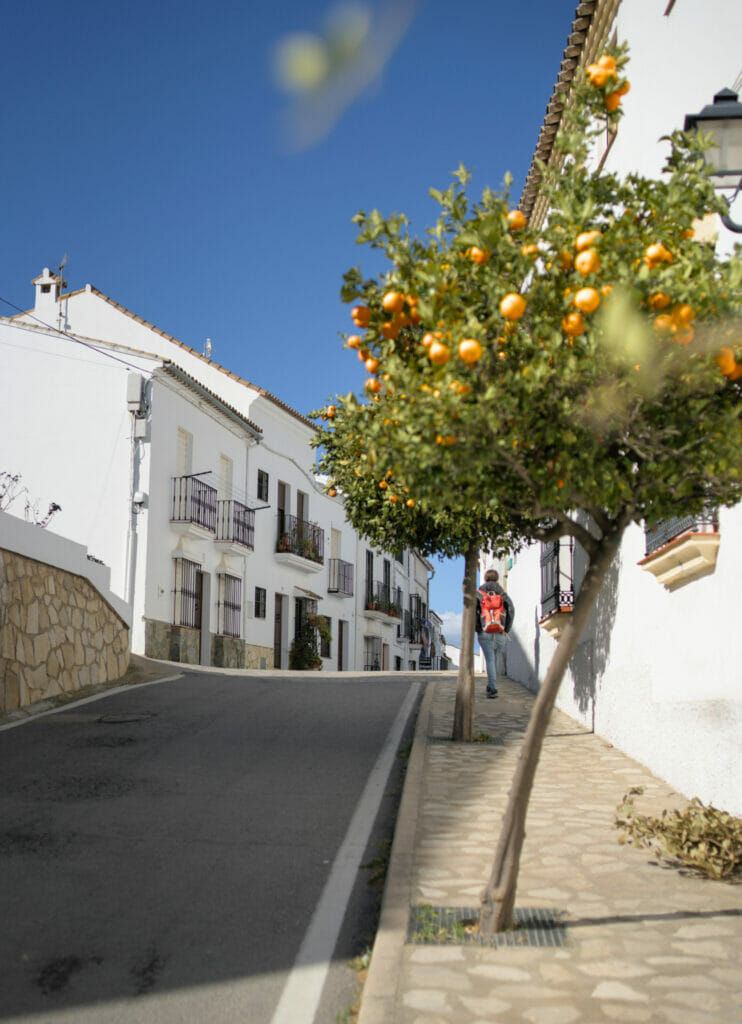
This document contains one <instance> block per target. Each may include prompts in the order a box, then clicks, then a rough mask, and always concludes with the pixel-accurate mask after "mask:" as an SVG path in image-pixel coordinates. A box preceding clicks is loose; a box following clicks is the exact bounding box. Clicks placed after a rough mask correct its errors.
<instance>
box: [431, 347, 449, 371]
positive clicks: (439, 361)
mask: <svg viewBox="0 0 742 1024" xmlns="http://www.w3.org/2000/svg"><path fill="white" fill-rule="evenodd" d="M428 358H429V359H430V361H431V363H435V365H436V366H443V365H444V363H447V362H448V360H449V359H450V358H451V349H450V348H449V347H448V346H447V345H444V344H443V342H441V341H434V342H432V344H431V345H430V346H429V347H428Z"/></svg>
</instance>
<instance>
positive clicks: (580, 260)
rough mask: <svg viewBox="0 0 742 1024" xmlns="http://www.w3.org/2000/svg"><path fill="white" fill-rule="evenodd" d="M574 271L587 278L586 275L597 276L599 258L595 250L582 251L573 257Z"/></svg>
mask: <svg viewBox="0 0 742 1024" xmlns="http://www.w3.org/2000/svg"><path fill="white" fill-rule="evenodd" d="M575 270H576V271H577V272H578V273H579V274H582V276H583V277H587V275H588V274H597V272H598V271H599V270H600V256H598V253H597V250H596V249H583V250H582V252H579V253H578V254H577V256H576V257H575Z"/></svg>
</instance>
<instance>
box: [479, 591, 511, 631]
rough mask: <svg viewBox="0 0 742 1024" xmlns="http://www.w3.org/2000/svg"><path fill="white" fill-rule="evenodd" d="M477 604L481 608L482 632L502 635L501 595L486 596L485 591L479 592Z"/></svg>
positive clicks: (503, 613)
mask: <svg viewBox="0 0 742 1024" xmlns="http://www.w3.org/2000/svg"><path fill="white" fill-rule="evenodd" d="M479 604H480V608H481V619H482V632H483V633H504V632H505V602H504V601H503V599H502V594H488V593H487V591H486V590H480V591H479Z"/></svg>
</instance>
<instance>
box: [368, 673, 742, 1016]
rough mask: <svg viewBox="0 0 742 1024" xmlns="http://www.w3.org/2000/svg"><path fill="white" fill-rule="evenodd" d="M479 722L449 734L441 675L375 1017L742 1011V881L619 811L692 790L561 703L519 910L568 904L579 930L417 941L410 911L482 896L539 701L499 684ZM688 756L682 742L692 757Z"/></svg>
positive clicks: (418, 743)
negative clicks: (655, 854)
mask: <svg viewBox="0 0 742 1024" xmlns="http://www.w3.org/2000/svg"><path fill="white" fill-rule="evenodd" d="M484 685H485V684H484V679H483V677H482V678H479V679H478V680H477V706H476V732H477V734H479V733H480V732H481V733H489V734H490V735H491V736H492V737H493V738H494V740H495V742H494V743H491V744H486V745H485V744H479V743H478V744H459V743H451V742H450V741H449V740H448V737H450V734H451V725H452V720H453V707H454V693H455V680H454V679H453V678H452V677H450V676H449V677H448V678H443V679H441V680H440V681H438V682H435V683H432V682H431V683H430V684H429V686H428V690H427V692H426V695H425V698H424V701H423V706H422V708H421V713H420V717H419V720H418V727H417V733H416V738H415V743H414V746H413V750H412V754H411V757H410V763H409V768H408V772H407V781H406V783H405V792H404V796H403V801H402V807H401V809H400V816H399V819H398V824H397V832H396V836H395V841H394V848H393V851H392V857H391V863H390V868H389V874H388V877H387V888H386V892H385V897H384V906H383V910H382V918H381V923H380V929H379V933H378V935H377V938H376V943H375V946H374V952H373V956H372V960H371V967H370V970H369V976H368V980H367V982H366V986H365V990H364V995H363V1001H362V1004H361V1014H360V1018H359V1024H439V1022H440V1024H443V1022H456V1024H486V1022H490V1021H491V1022H507V1024H519V1022H524V1024H571V1022H573V1021H574V1022H585V1024H593V1022H596V1021H622V1022H633V1021H640V1022H643V1021H650V1022H653V1021H658V1022H659V1021H661V1022H668V1021H670V1022H675V1021H677V1022H682V1024H711V1022H713V1024H719V1022H722V1021H723V1022H725V1024H729V1022H731V1021H739V1020H742V885H730V884H726V883H719V882H711V881H708V880H706V879H703V878H698V877H692V876H690V875H687V874H681V873H680V872H678V871H677V870H676V869H674V868H669V867H666V866H659V865H658V864H656V863H653V862H652V856H651V854H650V853H649V852H648V851H646V850H642V849H638V848H635V847H630V846H620V845H619V844H618V842H617V835H618V833H617V831H616V829H615V827H614V825H613V818H614V811H615V808H616V805H617V804H618V803H619V802H620V801H621V798H622V796H623V794H624V793H625V792H626V791H627V790H628V789H629V787H631V786H634V785H644V786H645V787H646V791H645V795H644V796H643V797H641V798H639V799H638V802H637V809H638V810H640V811H644V812H647V813H659V812H660V811H661V810H662V809H663V808H665V807H667V808H673V807H679V806H682V805H683V804H684V803H685V801H684V799H683V798H682V797H681V796H680V795H679V794H677V793H675V792H673V790H672V789H671V788H670V787H669V786H667V785H666V784H665V783H664V782H662V781H661V780H659V779H657V778H655V777H654V776H653V775H651V773H650V772H649V771H648V770H646V769H645V768H643V767H642V766H641V765H640V764H638V763H636V762H635V761H632V760H631V759H630V758H628V757H626V756H625V755H623V754H621V753H619V752H618V751H617V750H615V749H614V748H612V747H610V746H609V745H608V744H606V743H605V742H604V741H603V740H601V739H599V738H598V737H596V736H594V735H592V734H591V733H589V732H587V731H585V730H584V729H582V727H581V726H579V725H578V724H576V723H575V722H574V721H572V719H570V718H568V717H567V716H566V715H563V714H561V713H559V712H554V715H553V717H552V721H551V724H550V727H549V733H548V736H547V739H546V741H545V744H544V749H543V752H542V756H541V763H540V765H539V769H538V773H537V778H536V784H535V788H534V792H533V795H532V798H531V805H530V811H529V815H528V822H527V833H528V834H527V838H526V842H525V847H524V851H523V857H522V861H521V871H520V879H519V887H518V895H517V901H516V905H517V907H520V908H526V907H528V908H532V907H533V908H549V909H551V910H559V911H563V912H564V913H565V915H566V916H565V925H566V942H565V945H564V946H563V947H562V948H548V947H544V946H535V945H533V946H521V947H513V946H499V947H484V946H481V945H475V944H472V943H468V944H459V945H426V944H413V943H411V942H409V941H407V928H408V920H409V911H410V907H411V906H416V905H419V904H430V905H432V906H434V907H436V908H441V907H457V908H458V907H472V908H475V907H477V906H478V903H479V895H480V893H481V890H482V887H483V885H484V883H485V882H486V880H487V878H488V875H489V871H490V867H491V864H492V858H493V853H494V847H495V843H496V836H497V830H498V823H499V820H500V817H501V814H502V811H503V809H504V806H505V801H506V798H507V793H508V790H509V786H510V780H511V778H512V775H513V769H514V765H515V760H516V757H517V751H518V747H519V744H520V741H521V738H522V735H523V731H524V728H525V724H526V722H527V719H528V715H529V713H530V707H531V705H532V703H533V696H532V695H531V694H530V693H529V692H528V691H527V690H525V689H524V688H523V687H521V686H520V685H518V684H517V683H513V682H510V681H508V680H504V681H502V682H501V683H500V697H499V698H498V699H497V700H494V701H492V700H485V699H484ZM678 756H679V757H682V750H679V751H678Z"/></svg>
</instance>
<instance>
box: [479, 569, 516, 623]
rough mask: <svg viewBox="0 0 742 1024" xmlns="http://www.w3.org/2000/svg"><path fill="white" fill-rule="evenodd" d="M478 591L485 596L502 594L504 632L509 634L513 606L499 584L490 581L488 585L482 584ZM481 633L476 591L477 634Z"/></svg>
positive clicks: (513, 611) (513, 613)
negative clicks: (482, 592) (481, 591)
mask: <svg viewBox="0 0 742 1024" xmlns="http://www.w3.org/2000/svg"><path fill="white" fill-rule="evenodd" d="M479 590H483V591H484V592H485V594H502V603H503V604H504V605H505V632H506V633H509V632H510V630H511V628H512V625H513V620H514V619H515V605H514V604H513V602H512V601H511V599H510V598H509V597H508V595H507V594H506V593H505V591H504V590H503V589H502V587H501V586H500V584H499V583H493V582H492V581H491V580H490V581H489V582H488V583H483V584H482V585H481V587H480V588H479ZM481 632H482V605H481V602H480V600H479V591H477V633H481Z"/></svg>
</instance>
